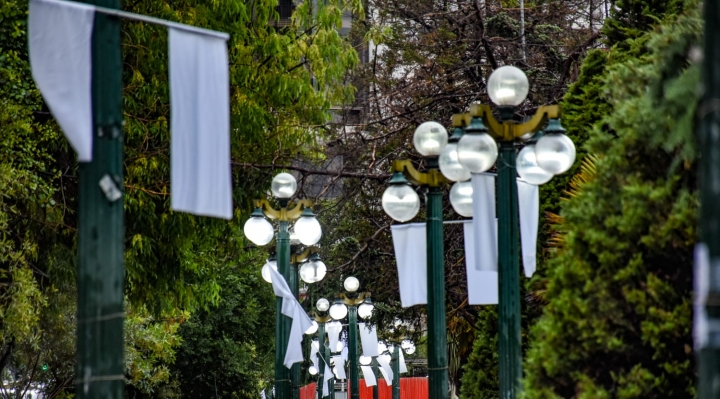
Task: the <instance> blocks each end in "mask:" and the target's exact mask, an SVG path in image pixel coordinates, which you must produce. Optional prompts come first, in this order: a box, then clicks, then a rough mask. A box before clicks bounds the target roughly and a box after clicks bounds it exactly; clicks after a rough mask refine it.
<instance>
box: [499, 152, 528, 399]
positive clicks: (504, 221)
mask: <svg viewBox="0 0 720 399" xmlns="http://www.w3.org/2000/svg"><path fill="white" fill-rule="evenodd" d="M497 169H498V194H497V204H498V205H497V209H498V257H499V262H498V273H499V275H498V277H499V278H498V280H499V281H498V284H499V289H500V295H499V302H500V303H499V310H498V319H499V324H500V328H499V334H500V336H499V344H500V345H499V346H500V350H499V354H500V358H499V369H500V370H499V372H500V373H499V377H500V399H515V398H516V397H517V396H518V394H519V391H520V378H521V376H522V352H521V343H520V269H519V263H518V238H519V236H518V228H519V227H518V205H517V201H518V200H517V180H516V176H515V146H514V144H513V142H508V141H503V142H501V143H500V157H499V160H498V162H497Z"/></svg>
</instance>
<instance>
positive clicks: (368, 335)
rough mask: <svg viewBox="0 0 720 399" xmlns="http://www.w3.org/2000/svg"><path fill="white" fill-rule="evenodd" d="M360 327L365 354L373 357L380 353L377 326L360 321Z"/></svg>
mask: <svg viewBox="0 0 720 399" xmlns="http://www.w3.org/2000/svg"><path fill="white" fill-rule="evenodd" d="M358 326H359V327H360V343H361V344H362V351H363V356H368V357H373V356H377V355H379V354H380V353H378V339H377V331H376V330H375V326H373V325H370V324H365V323H359V324H358Z"/></svg>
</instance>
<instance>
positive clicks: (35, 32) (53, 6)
mask: <svg viewBox="0 0 720 399" xmlns="http://www.w3.org/2000/svg"><path fill="white" fill-rule="evenodd" d="M29 9H30V16H29V18H28V38H29V39H28V46H29V48H30V65H31V71H32V76H33V79H34V80H35V84H36V85H37V87H38V89H40V93H42V96H43V98H44V99H45V103H46V104H47V106H48V108H50V112H51V113H52V115H53V116H54V117H55V120H57V123H58V125H60V127H61V128H62V130H63V133H64V134H65V137H66V138H67V139H68V141H69V142H70V145H71V146H72V148H73V149H74V150H75V152H76V153H77V157H78V161H80V162H90V161H92V140H93V134H92V131H93V119H92V89H91V85H92V71H91V66H92V46H91V45H92V31H93V22H94V19H95V8H94V7H93V6H90V5H87V4H81V3H77V2H74V1H57V0H31V1H30V6H29Z"/></svg>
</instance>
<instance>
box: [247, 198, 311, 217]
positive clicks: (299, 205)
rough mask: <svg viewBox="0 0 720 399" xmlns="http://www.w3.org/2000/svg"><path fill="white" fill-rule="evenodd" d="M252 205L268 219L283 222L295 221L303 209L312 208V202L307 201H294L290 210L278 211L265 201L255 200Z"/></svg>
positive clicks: (282, 209) (281, 209)
mask: <svg viewBox="0 0 720 399" xmlns="http://www.w3.org/2000/svg"><path fill="white" fill-rule="evenodd" d="M253 203H254V204H255V207H256V208H260V209H262V211H263V213H265V216H267V217H268V218H270V219H277V220H284V221H288V220H295V219H297V218H299V217H300V215H301V214H302V212H303V211H304V210H305V208H312V207H313V202H312V200H308V199H304V200H299V201H296V202H295V206H294V207H292V208H280V209H274V208H273V207H272V206H271V205H270V203H269V202H268V201H267V200H265V199H260V200H255V201H253Z"/></svg>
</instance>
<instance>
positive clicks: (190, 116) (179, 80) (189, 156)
mask: <svg viewBox="0 0 720 399" xmlns="http://www.w3.org/2000/svg"><path fill="white" fill-rule="evenodd" d="M168 31H169V47H170V50H169V51H170V128H171V137H170V144H171V154H170V162H171V171H170V190H171V198H172V208H173V209H174V210H177V211H182V212H189V213H193V214H196V215H204V216H214V217H219V218H224V219H231V218H232V214H233V208H232V180H231V177H230V94H229V91H230V84H229V79H228V56H227V43H226V40H225V39H223V38H220V37H215V36H209V35H200V34H197V33H194V32H188V31H184V30H180V29H175V28H169V29H168Z"/></svg>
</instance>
